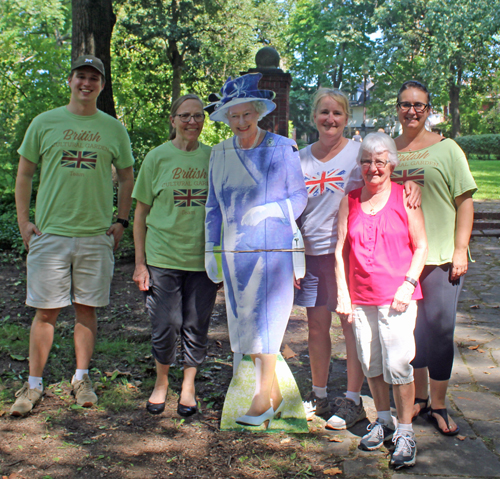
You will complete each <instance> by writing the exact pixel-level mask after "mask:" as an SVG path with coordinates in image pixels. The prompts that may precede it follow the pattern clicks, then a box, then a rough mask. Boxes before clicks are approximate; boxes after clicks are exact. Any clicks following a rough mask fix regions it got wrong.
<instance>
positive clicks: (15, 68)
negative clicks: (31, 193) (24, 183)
mask: <svg viewBox="0 0 500 479" xmlns="http://www.w3.org/2000/svg"><path fill="white" fill-rule="evenodd" d="M70 18H71V13H70V1H69V0H3V1H2V2H1V3H0V58H1V60H0V104H1V108H0V124H1V125H2V128H1V130H0V141H1V144H2V148H1V149H0V194H2V195H12V191H13V189H14V182H15V175H16V171H17V162H18V159H19V155H18V154H17V149H18V148H19V146H20V144H21V142H22V139H23V137H24V132H25V131H26V128H27V127H28V125H29V123H30V122H31V120H32V119H33V118H34V117H35V116H36V115H38V114H39V113H42V112H44V111H46V110H49V109H51V108H54V107H56V106H61V104H63V103H64V101H63V100H62V99H63V98H64V97H65V93H64V92H65V89H66V86H65V80H66V77H67V75H68V73H69V53H70V46H71V45H70V43H69V42H68V41H67V40H68V38H69V33H70V31H71V23H70Z"/></svg>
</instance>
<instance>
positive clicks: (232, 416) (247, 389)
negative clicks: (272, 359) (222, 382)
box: [220, 354, 309, 433]
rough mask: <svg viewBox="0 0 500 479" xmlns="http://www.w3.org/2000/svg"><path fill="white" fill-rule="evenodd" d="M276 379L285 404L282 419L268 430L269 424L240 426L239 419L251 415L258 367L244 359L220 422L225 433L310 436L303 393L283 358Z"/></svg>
mask: <svg viewBox="0 0 500 479" xmlns="http://www.w3.org/2000/svg"><path fill="white" fill-rule="evenodd" d="M235 359H238V358H235ZM276 376H277V377H278V382H279V386H280V390H281V394H282V395H283V400H284V401H285V407H284V409H283V412H282V413H281V417H280V418H279V419H273V420H272V421H271V422H270V425H269V426H270V427H267V422H265V423H264V424H262V425H261V426H242V425H240V424H237V423H236V418H238V417H240V416H243V415H244V414H245V413H246V412H247V411H248V409H249V408H250V404H251V403H252V397H253V395H254V392H255V370H254V365H253V362H252V359H251V358H250V356H249V355H245V356H243V358H242V359H241V361H240V363H239V365H238V366H237V370H236V373H235V374H234V376H233V378H232V380H231V384H230V385H229V389H228V390H227V394H226V400H225V401H224V408H223V410H222V418H221V422H220V429H221V431H243V430H248V431H259V432H263V431H267V432H281V431H285V432H289V433H307V432H309V428H308V426H307V419H306V413H305V411H304V406H303V404H302V398H301V396H300V392H299V389H298V387H297V384H296V382H295V378H294V377H293V374H292V372H291V371H290V368H289V367H288V364H287V363H286V361H285V360H284V359H283V356H281V354H278V358H277V361H276Z"/></svg>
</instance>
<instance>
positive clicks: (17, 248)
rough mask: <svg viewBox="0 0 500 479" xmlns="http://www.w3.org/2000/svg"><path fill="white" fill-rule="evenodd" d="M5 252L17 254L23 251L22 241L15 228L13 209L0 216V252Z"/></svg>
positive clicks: (15, 220) (15, 217)
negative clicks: (9, 251) (11, 251)
mask: <svg viewBox="0 0 500 479" xmlns="http://www.w3.org/2000/svg"><path fill="white" fill-rule="evenodd" d="M11 206H12V205H11ZM5 250H13V251H14V252H16V253H18V254H21V253H22V252H23V251H24V245H23V239H22V238H21V234H20V233H19V228H18V226H17V216H16V211H15V209H13V208H10V209H8V210H7V211H5V212H4V213H2V214H0V251H5Z"/></svg>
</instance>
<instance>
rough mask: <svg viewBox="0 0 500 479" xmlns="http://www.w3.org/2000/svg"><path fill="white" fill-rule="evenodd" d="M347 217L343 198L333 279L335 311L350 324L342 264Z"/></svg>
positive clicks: (347, 212) (346, 208) (348, 299)
mask: <svg viewBox="0 0 500 479" xmlns="http://www.w3.org/2000/svg"><path fill="white" fill-rule="evenodd" d="M348 216H349V198H348V197H347V196H344V198H342V201H341V202H340V208H339V216H338V222H337V234H338V239H337V246H336V248H335V279H336V281H337V309H336V312H337V313H338V314H339V315H340V316H344V317H347V322H348V323H351V322H352V304H351V296H350V295H349V288H348V286H347V278H346V273H345V264H344V245H345V241H346V238H347V218H348Z"/></svg>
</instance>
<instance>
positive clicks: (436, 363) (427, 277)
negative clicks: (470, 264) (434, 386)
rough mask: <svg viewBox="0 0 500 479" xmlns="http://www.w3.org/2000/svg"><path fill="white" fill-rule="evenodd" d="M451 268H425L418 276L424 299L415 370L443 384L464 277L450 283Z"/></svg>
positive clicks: (448, 372) (448, 370) (450, 362)
mask: <svg viewBox="0 0 500 479" xmlns="http://www.w3.org/2000/svg"><path fill="white" fill-rule="evenodd" d="M451 269H452V265H451V263H446V264H443V265H439V266H437V265H427V266H425V267H424V269H423V271H422V274H421V275H420V285H421V287H422V294H423V299H421V300H420V301H418V313H417V324H416V326H415V344H416V348H417V352H416V355H415V359H414V360H413V361H412V363H411V364H412V366H413V367H414V368H425V367H427V368H428V369H429V377H430V378H431V379H434V380H435V381H446V380H448V379H450V377H451V370H452V367H453V356H454V350H453V336H454V333H455V322H456V316H457V305H458V297H459V295H460V291H461V290H462V285H463V282H464V277H463V276H462V277H460V278H459V279H458V280H456V281H453V282H451V281H450V274H451Z"/></svg>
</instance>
